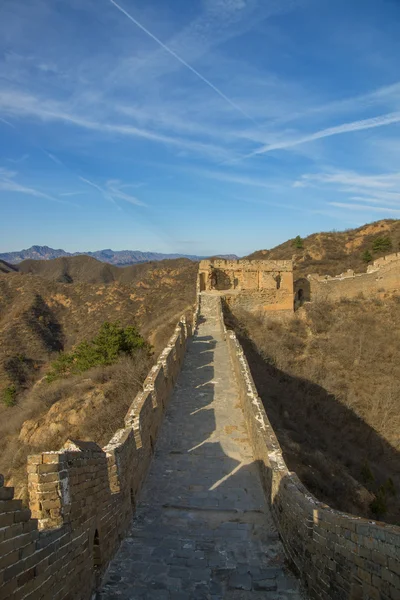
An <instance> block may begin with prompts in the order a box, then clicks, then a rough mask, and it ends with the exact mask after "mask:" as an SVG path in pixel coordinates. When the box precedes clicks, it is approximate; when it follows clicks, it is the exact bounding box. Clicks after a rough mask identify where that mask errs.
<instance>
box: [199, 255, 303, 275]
mask: <svg viewBox="0 0 400 600" xmlns="http://www.w3.org/2000/svg"><path fill="white" fill-rule="evenodd" d="M211 267H212V268H215V269H223V270H226V269H233V270H238V269H247V270H250V271H251V270H255V271H279V272H285V271H290V272H291V271H293V261H292V260H258V259H245V258H240V259H236V260H229V259H224V258H211V259H206V260H201V261H200V265H199V269H200V271H202V270H208V269H210V268H211Z"/></svg>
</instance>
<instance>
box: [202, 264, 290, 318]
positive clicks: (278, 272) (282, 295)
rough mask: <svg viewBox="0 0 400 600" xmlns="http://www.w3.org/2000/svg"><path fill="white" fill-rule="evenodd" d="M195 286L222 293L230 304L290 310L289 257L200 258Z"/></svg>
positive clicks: (247, 308) (251, 308)
mask: <svg viewBox="0 0 400 600" xmlns="http://www.w3.org/2000/svg"><path fill="white" fill-rule="evenodd" d="M198 286H199V289H200V291H207V292H210V291H214V292H215V293H219V294H221V295H224V297H225V299H226V302H227V303H228V304H229V305H230V306H232V307H236V308H237V307H239V306H240V307H241V308H244V309H246V310H249V311H255V310H265V311H290V312H292V311H293V265H292V261H291V260H223V259H211V260H202V261H201V262H200V266H199V277H198Z"/></svg>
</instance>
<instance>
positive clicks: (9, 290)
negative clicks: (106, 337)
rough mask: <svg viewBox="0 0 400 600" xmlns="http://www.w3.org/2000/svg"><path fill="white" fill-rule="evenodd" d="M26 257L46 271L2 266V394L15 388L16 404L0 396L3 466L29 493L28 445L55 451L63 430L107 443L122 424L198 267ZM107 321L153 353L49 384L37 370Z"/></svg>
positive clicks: (186, 301)
mask: <svg viewBox="0 0 400 600" xmlns="http://www.w3.org/2000/svg"><path fill="white" fill-rule="evenodd" d="M66 260H67V263H66V262H65V261H66ZM30 262H31V263H35V262H37V263H40V264H39V265H37V267H38V270H39V271H40V272H41V274H42V275H43V273H45V276H38V275H35V274H32V273H30V274H23V273H21V272H19V273H16V272H12V271H10V272H2V273H0V396H1V397H2V398H4V392H5V391H7V390H10V389H12V390H14V389H15V391H16V394H15V406H5V405H4V403H3V402H0V473H3V474H4V475H6V477H9V476H10V475H11V473H12V482H11V483H12V484H14V485H16V487H17V494H18V496H20V497H24V494H25V493H26V488H25V486H26V475H25V470H26V457H27V455H28V454H29V453H31V452H37V451H45V450H57V449H59V448H60V447H61V446H62V445H63V444H64V442H65V441H66V440H67V438H68V437H75V438H79V439H84V440H88V439H91V440H94V441H96V442H97V443H99V444H101V445H104V444H105V443H107V442H108V440H109V439H110V437H111V436H112V434H113V433H114V431H115V430H116V429H118V427H120V426H121V425H122V424H123V418H124V416H125V413H126V411H127V409H128V406H129V404H130V403H131V402H132V400H133V399H134V397H135V394H136V393H137V391H138V389H139V387H140V385H141V383H142V382H143V380H144V378H145V376H146V374H147V372H148V370H149V367H150V365H151V363H152V362H153V361H154V360H155V358H156V357H157V355H158V353H159V352H160V351H161V350H162V348H163V347H164V345H165V343H166V341H167V340H168V338H169V337H170V335H171V334H172V332H173V330H174V328H175V326H176V323H177V321H178V319H179V317H180V316H181V315H182V314H185V313H186V314H187V315H188V316H190V314H191V310H192V306H193V303H194V300H195V280H196V272H197V265H196V264H195V263H192V262H191V261H189V260H185V259H183V260H171V261H162V262H159V263H148V264H145V265H142V264H141V265H134V266H132V267H127V268H125V269H118V267H111V266H110V265H104V264H103V263H98V261H96V260H94V259H91V258H88V257H76V258H69V259H64V260H63V261H61V262H60V261H59V260H58V259H57V260H55V261H47V262H45V263H44V262H41V261H30ZM52 263H57V264H52ZM43 264H44V266H45V268H44V271H43V268H42V265H43ZM60 264H61V269H62V271H61V272H62V273H64V275H65V274H66V275H67V277H66V278H64V279H63V278H62V277H60ZM31 266H32V265H31ZM33 267H34V265H33V266H32V269H31V271H35V269H36V267H35V268H33ZM108 267H110V268H111V269H115V271H116V275H118V276H119V277H120V279H121V280H122V282H121V280H120V281H118V280H116V279H117V277H116V276H115V277H113V278H112V280H111V281H110V283H105V279H107V277H105V276H104V273H106V274H107V273H108V272H109V271H108V270H107V269H108ZM104 269H105V271H104ZM60 279H61V280H62V279H63V281H64V282H61V281H60ZM67 280H69V281H70V282H69V283H65V281H67ZM105 321H112V322H115V321H119V322H120V323H121V325H122V326H123V327H126V326H129V325H135V326H136V327H137V328H138V329H139V331H140V333H141V334H142V335H143V337H144V338H145V339H146V340H147V341H148V342H149V343H150V344H151V345H152V346H153V349H154V353H153V357H152V358H149V357H148V356H147V355H146V353H145V352H139V353H138V354H136V355H135V357H134V358H123V359H121V360H119V361H118V363H116V364H114V365H112V366H109V367H103V368H97V369H92V370H91V371H87V372H86V373H84V374H82V375H80V376H74V377H68V378H66V379H61V380H59V381H55V382H54V383H47V382H46V381H45V380H44V376H45V375H46V373H47V372H48V371H49V366H50V363H51V362H52V361H54V360H55V358H56V357H57V356H58V353H59V352H60V351H70V350H71V349H72V348H74V347H75V346H76V345H77V344H79V343H80V342H82V341H83V340H87V341H89V340H91V339H93V337H94V336H95V335H96V334H97V333H98V331H99V328H100V326H101V325H102V323H104V322H105ZM13 400H14V398H13Z"/></svg>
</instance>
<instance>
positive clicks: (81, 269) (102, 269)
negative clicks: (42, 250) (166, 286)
mask: <svg viewBox="0 0 400 600" xmlns="http://www.w3.org/2000/svg"><path fill="white" fill-rule="evenodd" d="M17 269H18V272H19V273H24V274H32V275H40V277H43V278H44V279H47V280H49V281H58V282H60V283H94V284H96V283H107V284H108V283H117V282H120V283H124V284H130V283H135V282H139V281H141V280H143V279H146V278H150V282H152V283H154V282H156V281H157V280H158V279H160V277H161V278H162V277H165V276H166V275H169V274H171V275H172V277H175V275H177V274H178V272H179V273H180V272H181V271H186V270H189V271H190V272H192V271H193V272H195V271H196V269H197V265H196V264H195V263H194V262H192V261H190V260H189V259H187V258H181V259H175V260H164V261H151V262H146V263H140V264H137V265H129V266H126V267H117V266H115V265H110V264H107V263H103V262H100V261H98V260H96V259H95V258H91V257H90V256H83V255H80V256H71V257H62V258H55V259H54V260H49V261H45V260H24V261H22V262H21V263H20V264H19V265H18V266H17ZM144 284H145V282H144V281H142V283H141V285H144ZM146 285H150V283H149V281H148V282H147V283H146Z"/></svg>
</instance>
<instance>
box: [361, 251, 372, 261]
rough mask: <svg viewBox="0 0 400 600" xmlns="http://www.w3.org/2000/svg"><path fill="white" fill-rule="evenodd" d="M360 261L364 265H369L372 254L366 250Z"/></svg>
mask: <svg viewBox="0 0 400 600" xmlns="http://www.w3.org/2000/svg"><path fill="white" fill-rule="evenodd" d="M362 259H363V261H364V262H365V263H369V262H371V260H372V254H371V252H370V251H369V250H366V251H365V252H364V253H363V255H362Z"/></svg>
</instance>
